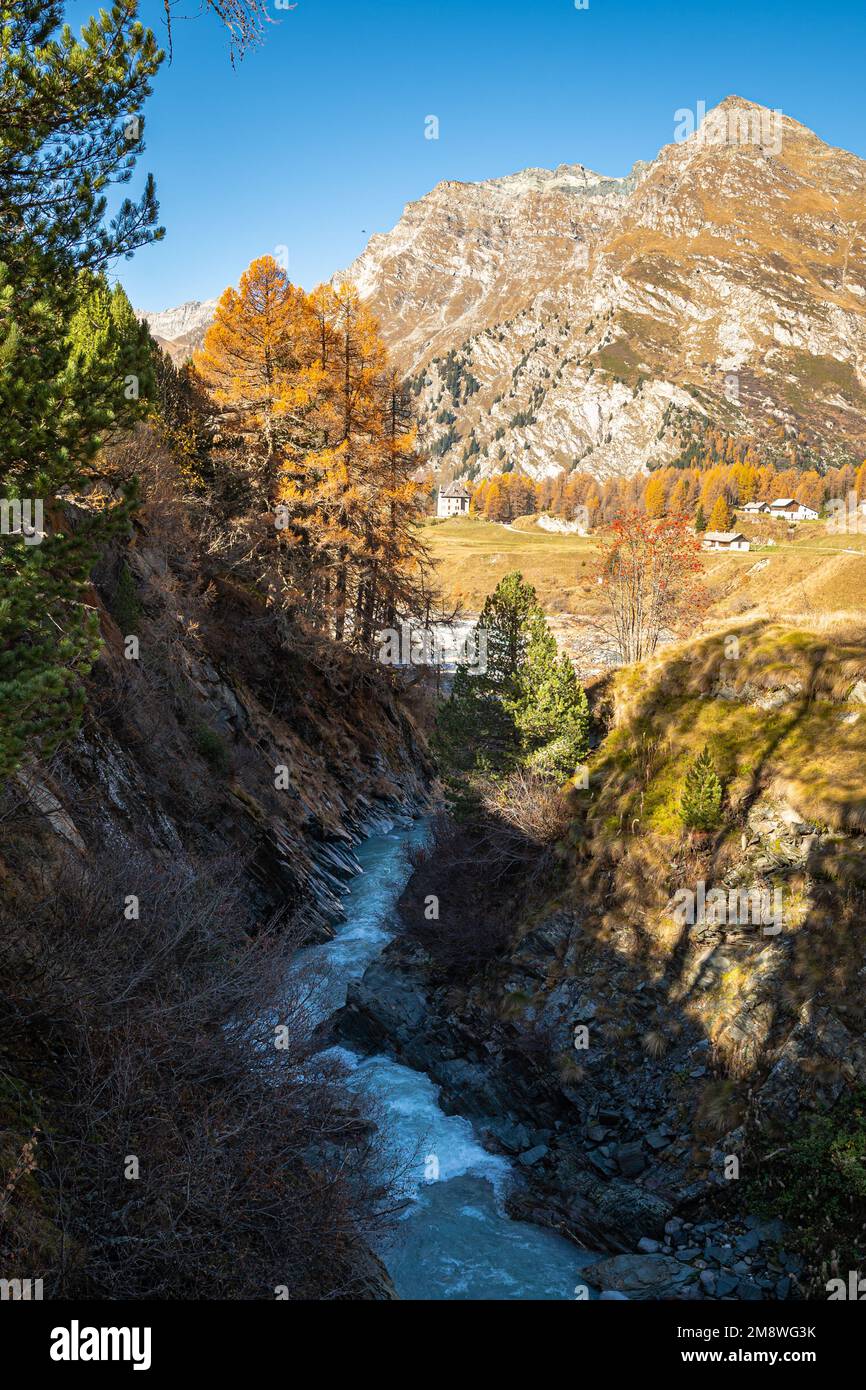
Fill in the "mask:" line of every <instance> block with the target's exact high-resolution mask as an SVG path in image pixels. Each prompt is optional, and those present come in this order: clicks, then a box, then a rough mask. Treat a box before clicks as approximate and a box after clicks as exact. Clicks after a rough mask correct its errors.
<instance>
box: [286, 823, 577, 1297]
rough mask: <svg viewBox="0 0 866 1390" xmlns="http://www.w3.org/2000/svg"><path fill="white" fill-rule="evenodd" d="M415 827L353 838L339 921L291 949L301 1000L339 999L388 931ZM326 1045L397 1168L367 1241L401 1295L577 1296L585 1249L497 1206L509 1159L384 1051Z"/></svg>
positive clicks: (421, 1076)
mask: <svg viewBox="0 0 866 1390" xmlns="http://www.w3.org/2000/svg"><path fill="white" fill-rule="evenodd" d="M425 834H426V825H425V823H424V822H423V821H420V822H415V823H414V824H413V823H412V822H410V821H406V822H405V823H403V824H400V825H397V824H395V825H394V826H392V828H391V829H390V830H386V831H383V832H381V833H378V834H374V835H371V836H370V837H369V838H368V839H367V840H365V841H364V842H363V844H362V845H360V846H359V847H358V849H357V850H356V854H357V858H358V862H359V863H360V865H361V870H362V872H361V873H359V874H357V876H356V877H354V878H353V879H352V880H351V882H350V884H349V887H348V890H347V893H346V896H345V900H344V903H345V909H346V921H345V923H344V924H343V925H342V926H341V927H340V928H339V929H338V930H337V933H336V935H335V937H334V939H333V940H332V941H329V942H326V943H324V944H322V945H319V946H312V947H308V948H307V949H306V950H305V951H303V952H302V953H301V957H300V961H299V965H302V966H303V968H304V969H305V971H306V970H310V971H312V972H313V973H314V975H315V977H316V979H317V980H318V981H319V983H318V985H317V989H316V994H315V997H314V1001H313V1011H314V1013H315V1015H316V1016H317V1017H318V1018H319V1019H326V1018H327V1017H329V1016H330V1015H331V1014H333V1013H334V1012H335V1011H336V1010H337V1009H339V1008H341V1007H342V1005H343V1004H344V1003H345V1001H346V991H347V989H348V987H349V984H350V982H351V981H352V980H354V979H358V978H359V977H360V976H361V975H363V973H364V971H365V969H366V967H367V966H368V965H369V963H370V962H371V961H372V960H373V959H374V958H375V957H376V956H377V955H379V953H380V952H381V951H382V950H383V949H384V947H385V945H386V944H387V942H388V941H389V940H390V938H391V935H392V934H393V933H392V930H391V928H390V923H391V921H392V913H393V910H394V905H395V902H396V900H397V898H398V896H399V894H400V891H401V889H402V888H403V885H404V883H405V882H406V879H407V877H408V874H409V867H408V863H407V860H406V856H405V850H406V848H407V847H408V846H410V845H412V844H419V843H422V842H423V840H424V837H425ZM332 1051H333V1052H335V1053H336V1054H337V1055H338V1056H339V1057H340V1058H341V1060H342V1061H343V1062H344V1063H345V1065H346V1067H347V1068H348V1071H349V1078H348V1080H349V1085H350V1086H351V1087H352V1088H353V1089H355V1090H356V1091H358V1092H359V1093H360V1092H363V1093H364V1094H366V1095H368V1096H370V1097H371V1098H372V1100H373V1102H374V1104H375V1106H376V1109H377V1110H378V1112H379V1114H380V1116H381V1117H382V1135H383V1141H384V1142H383V1151H384V1161H385V1162H387V1163H388V1165H389V1169H390V1171H397V1172H399V1174H400V1178H401V1190H402V1191H403V1193H404V1195H405V1196H406V1198H407V1202H406V1206H405V1208H404V1211H403V1214H402V1217H401V1219H400V1220H399V1221H398V1223H397V1228H396V1231H395V1233H394V1234H393V1236H392V1237H390V1238H389V1240H388V1243H387V1245H386V1246H384V1247H383V1249H382V1250H380V1251H379V1252H378V1253H379V1254H380V1256H381V1258H382V1260H383V1263H384V1264H385V1266H386V1268H387V1270H388V1273H389V1274H390V1276H391V1279H392V1280H393V1283H394V1286H395V1288H396V1290H397V1292H398V1294H399V1295H400V1296H401V1297H402V1298H410V1299H546V1300H552V1299H575V1298H577V1297H580V1296H581V1295H580V1292H579V1291H580V1289H581V1288H582V1283H581V1278H580V1270H581V1268H582V1267H583V1266H584V1265H586V1264H589V1263H590V1262H591V1261H592V1260H593V1259H595V1258H597V1257H596V1256H595V1255H593V1254H591V1253H589V1252H583V1251H580V1250H578V1249H577V1248H576V1247H575V1246H573V1245H571V1244H570V1243H569V1242H568V1241H566V1240H564V1239H563V1238H562V1237H560V1236H557V1235H555V1234H554V1233H552V1232H550V1231H545V1230H543V1229H542V1228H541V1227H538V1226H533V1225H530V1224H528V1223H526V1222H522V1221H513V1220H511V1219H510V1217H509V1216H508V1215H507V1214H506V1212H505V1207H504V1194H505V1192H506V1191H507V1188H508V1184H509V1182H510V1180H511V1171H512V1170H511V1165H510V1163H509V1162H508V1160H507V1159H505V1158H501V1157H498V1156H496V1155H493V1154H489V1153H487V1151H486V1150H485V1149H484V1148H483V1147H482V1145H481V1144H480V1143H479V1141H478V1139H477V1138H476V1136H475V1132H474V1130H473V1128H472V1125H471V1124H470V1123H469V1121H468V1120H465V1119H462V1118H461V1117H460V1116H457V1115H446V1114H445V1113H444V1111H443V1110H442V1109H441V1108H440V1106H439V1101H438V1094H439V1092H438V1087H437V1086H436V1085H435V1084H434V1082H433V1081H431V1079H430V1078H429V1077H428V1076H427V1075H426V1074H425V1073H423V1072H419V1071H414V1070H413V1069H412V1068H411V1067H406V1066H403V1065H402V1064H401V1063H399V1062H395V1061H394V1060H393V1059H392V1058H389V1057H385V1056H373V1057H364V1056H361V1055H359V1054H357V1053H355V1052H352V1051H350V1050H349V1049H347V1048H342V1047H340V1048H334V1049H332Z"/></svg>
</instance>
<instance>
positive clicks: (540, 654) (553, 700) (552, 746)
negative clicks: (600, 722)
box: [515, 612, 589, 780]
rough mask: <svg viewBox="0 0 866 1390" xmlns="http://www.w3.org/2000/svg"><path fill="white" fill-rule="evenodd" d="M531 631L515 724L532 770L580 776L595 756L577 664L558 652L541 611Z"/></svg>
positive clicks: (532, 619) (585, 699) (524, 755)
mask: <svg viewBox="0 0 866 1390" xmlns="http://www.w3.org/2000/svg"><path fill="white" fill-rule="evenodd" d="M530 631H531V636H530V640H529V644H528V646H527V650H526V663H525V666H524V668H523V670H522V672H521V676H520V694H519V697H518V702H517V706H516V709H515V722H516V724H517V727H518V729H519V731H520V736H521V741H522V751H523V757H524V761H525V762H526V764H527V766H528V767H530V768H531V769H532V770H533V771H536V772H540V773H543V774H545V775H548V776H552V777H557V778H559V779H560V780H562V779H565V778H567V777H572V776H574V774H575V772H576V771H577V769H578V767H580V766H581V764H582V763H584V761H585V760H586V757H587V755H588V753H589V702H588V701H587V698H586V692H585V690H584V689H583V686H582V685H581V684H580V682H579V681H578V679H577V675H576V673H575V670H574V666H573V665H572V663H571V661H570V660H569V658H568V657H567V656H566V655H565V654H563V655H562V656H559V655H558V654H557V648H556V640H555V638H554V637H553V634H552V633H551V631H550V629H549V628H548V626H547V622H546V621H545V618H544V615H543V614H542V613H541V612H538V613H534V614H533V615H532V617H531V619H530Z"/></svg>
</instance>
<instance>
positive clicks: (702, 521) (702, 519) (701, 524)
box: [694, 502, 707, 531]
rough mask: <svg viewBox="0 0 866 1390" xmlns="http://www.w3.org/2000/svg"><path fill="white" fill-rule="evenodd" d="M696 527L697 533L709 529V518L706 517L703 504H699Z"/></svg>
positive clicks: (696, 513)
mask: <svg viewBox="0 0 866 1390" xmlns="http://www.w3.org/2000/svg"><path fill="white" fill-rule="evenodd" d="M694 526H695V530H696V531H706V529H707V518H706V516H705V515H704V508H703V504H702V503H700V502H699V503H698V509H697V511H696V512H695V521H694Z"/></svg>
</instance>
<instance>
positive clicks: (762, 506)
mask: <svg viewBox="0 0 866 1390" xmlns="http://www.w3.org/2000/svg"><path fill="white" fill-rule="evenodd" d="M741 510H742V511H744V512H745V513H746V515H747V516H766V514H767V512H769V510H770V508H769V507H768V506H767V504H766V502H747V503H746V505H745V506H744V507H743V508H742V509H741Z"/></svg>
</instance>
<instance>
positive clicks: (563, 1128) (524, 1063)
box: [335, 910, 866, 1300]
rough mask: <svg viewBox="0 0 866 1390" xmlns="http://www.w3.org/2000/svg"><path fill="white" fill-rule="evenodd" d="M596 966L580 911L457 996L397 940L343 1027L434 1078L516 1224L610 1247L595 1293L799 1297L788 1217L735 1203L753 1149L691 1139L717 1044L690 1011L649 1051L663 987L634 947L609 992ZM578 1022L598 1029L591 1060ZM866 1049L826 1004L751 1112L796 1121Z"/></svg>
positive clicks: (774, 1068)
mask: <svg viewBox="0 0 866 1390" xmlns="http://www.w3.org/2000/svg"><path fill="white" fill-rule="evenodd" d="M761 948H762V949H763V950H764V951H766V943H761ZM699 949H700V950H702V951H703V952H704V954H706V952H707V948H706V946H704V945H701V946H700V948H699ZM710 949H712V948H710ZM772 949H773V950H774V951H777V952H781V951H783V950H784V949H785V947H784V944H779V945H776V944H775V943H774V944H773V947H772ZM599 954H600V953H599ZM704 968H705V967H703V966H701V965H700V964H699V965H698V966H697V967H696V968H695V969H694V970H693V972H692V973H693V977H697V978H700V971H701V970H702V969H704ZM761 969H762V970H763V969H766V961H764V963H763V964H762V966H761ZM598 972H599V959H598V955H596V956H593V954H592V953H591V952H588V951H587V949H586V941H585V938H584V939H582V938H581V930H580V922H579V920H578V918H577V916H576V915H575V914H574V913H571V912H567V911H562V910H560V911H557V912H555V913H553V914H551V915H550V916H548V917H547V918H545V919H544V920H543V921H542V922H540V923H538V924H536V925H535V926H534V927H533V929H532V930H531V931H529V932H527V933H526V934H525V935H524V936H523V937H522V939H521V940H520V942H519V944H518V945H517V946H516V947H515V949H514V950H513V952H512V953H511V955H510V957H509V959H508V961H507V962H506V963H505V965H504V966H503V967H501V968H500V969H499V971H498V973H496V972H492V973H489V974H488V975H487V976H485V977H482V978H477V979H475V980H474V981H472V982H471V983H470V984H469V986H468V987H466V988H464V989H461V990H459V991H457V990H453V989H450V988H449V987H447V986H446V985H445V984H444V983H443V982H441V981H437V979H436V978H435V975H434V974H433V973H432V970H431V965H430V962H429V960H428V958H427V957H426V954H425V953H424V951H423V949H422V948H421V947H420V946H419V945H418V944H417V942H416V941H410V940H409V939H407V938H403V937H401V936H399V935H398V936H396V937H395V938H394V940H392V942H391V943H390V944H389V945H388V947H387V948H386V950H385V952H384V953H383V955H382V956H381V957H380V958H379V959H378V960H377V961H376V962H374V963H373V965H371V966H370V967H369V969H368V970H367V972H366V974H365V976H364V978H363V979H362V980H360V981H358V982H356V983H355V984H354V985H353V986H352V987H351V989H350V991H349V995H348V998H347V1003H346V1006H345V1008H344V1009H343V1011H342V1013H341V1014H340V1015H339V1016H338V1017H337V1019H336V1021H335V1030H336V1032H337V1033H338V1034H339V1035H340V1036H341V1037H343V1038H345V1039H348V1040H349V1041H350V1042H351V1043H352V1044H353V1045H355V1046H357V1047H359V1048H361V1049H367V1050H371V1049H375V1050H385V1051H390V1052H391V1053H393V1054H394V1055H396V1056H398V1057H399V1058H400V1059H401V1060H402V1061H404V1062H407V1063H408V1064H409V1065H411V1066H414V1067H417V1068H418V1069H420V1070H423V1071H425V1072H427V1073H428V1074H429V1075H430V1076H431V1077H432V1078H433V1080H434V1081H435V1082H436V1083H437V1084H438V1085H439V1086H440V1087H441V1094H440V1103H441V1104H442V1106H443V1108H444V1109H445V1110H446V1111H450V1112H456V1113H460V1114H462V1115H465V1116H467V1117H468V1118H470V1119H472V1120H473V1121H474V1123H475V1125H476V1129H477V1132H478V1134H479V1136H480V1138H481V1139H482V1141H483V1142H484V1143H485V1144H486V1145H487V1146H488V1147H489V1148H490V1149H492V1150H493V1151H495V1152H500V1153H505V1154H507V1155H509V1156H510V1157H512V1158H513V1159H514V1169H513V1172H514V1186H513V1190H512V1191H511V1193H510V1195H509V1198H508V1203H509V1209H510V1211H511V1212H512V1214H513V1215H514V1216H517V1217H520V1218H522V1219H526V1220H531V1221H535V1222H538V1223H539V1224H543V1225H548V1226H551V1227H552V1228H554V1229H556V1230H558V1231H560V1232H561V1233H563V1234H565V1235H567V1236H570V1237H571V1238H572V1239H573V1240H575V1241H576V1243H578V1244H579V1245H582V1246H584V1247H587V1248H590V1249H606V1250H608V1251H611V1252H613V1256H614V1257H613V1258H612V1259H610V1260H601V1261H598V1262H597V1264H596V1265H594V1266H592V1267H591V1268H590V1269H589V1270H587V1272H586V1278H587V1281H588V1282H589V1283H590V1284H595V1285H597V1286H598V1287H600V1288H601V1289H604V1290H607V1291H608V1292H610V1293H611V1295H614V1294H616V1295H617V1296H623V1297H628V1298H635V1297H638V1298H715V1299H719V1298H720V1299H734V1300H737V1299H745V1300H749V1299H758V1298H762V1299H763V1298H769V1299H779V1298H787V1297H798V1296H802V1292H803V1290H802V1287H801V1286H800V1284H799V1283H798V1276H799V1275H800V1274H801V1273H802V1269H801V1267H800V1266H799V1265H798V1262H797V1261H795V1260H792V1259H791V1258H790V1257H789V1256H788V1255H787V1254H786V1253H785V1249H784V1244H785V1232H784V1228H783V1227H782V1225H781V1223H778V1222H758V1221H757V1220H754V1219H752V1218H749V1220H748V1221H744V1220H743V1218H742V1217H741V1216H737V1215H736V1214H734V1212H733V1209H734V1207H735V1206H736V1204H735V1203H734V1202H732V1201H730V1200H728V1199H729V1198H730V1197H731V1196H732V1191H731V1189H730V1187H729V1186H728V1183H727V1182H726V1169H725V1164H726V1161H727V1159H728V1158H729V1156H731V1155H735V1156H739V1155H741V1153H742V1151H743V1146H744V1142H745V1140H744V1135H743V1133H742V1131H740V1130H736V1131H731V1132H730V1133H728V1134H727V1135H726V1136H725V1137H724V1138H723V1139H722V1140H720V1141H718V1142H717V1144H716V1146H715V1148H712V1147H707V1146H706V1145H704V1146H700V1145H696V1142H695V1136H694V1132H693V1128H692V1126H693V1121H694V1116H695V1115H696V1114H697V1113H698V1111H699V1107H700V1104H701V1099H702V1096H703V1094H704V1091H705V1088H706V1087H707V1085H708V1077H709V1071H708V1066H707V1061H708V1056H709V1043H708V1040H707V1039H706V1037H702V1036H701V1032H700V1029H699V1027H698V1026H697V1025H696V1024H695V1023H694V1022H692V1021H690V1020H689V1019H688V1018H687V1017H686V1016H685V1015H683V1016H682V1017H681V1018H680V1019H679V1020H677V1026H676V1027H674V1028H670V1029H669V1037H668V1044H667V1047H666V1050H665V1051H664V1052H663V1054H662V1055H660V1056H658V1057H654V1056H652V1055H650V1053H648V1051H647V1050H646V1049H645V1047H644V1046H643V1044H642V1036H643V1034H644V1033H645V1030H647V1028H648V1027H649V1026H650V1025H651V1024H653V1023H656V1022H657V1021H658V1020H659V1019H663V1020H665V1019H668V1016H667V1015H665V1014H663V1012H662V1010H663V1008H664V1004H663V1001H662V999H661V998H660V994H659V991H657V990H656V989H655V988H654V987H653V985H652V984H650V983H649V982H647V981H646V980H645V979H641V978H640V976H639V973H638V971H637V970H636V969H635V968H634V967H632V966H631V965H630V964H629V963H628V962H627V961H626V959H625V956H624V954H623V955H622V956H619V957H618V958H616V959H615V960H610V959H605V960H604V961H603V983H602V982H601V978H600V975H599V973H598ZM711 978H712V977H711ZM758 978H760V971H759V973H758ZM503 1001H504V1002H505V1006H506V1007H505V1008H504V1009H503V1007H502V1005H503ZM668 1021H670V1020H669V1019H668ZM576 1024H582V1025H583V1026H584V1027H586V1028H587V1029H588V1030H589V1038H590V1046H588V1047H586V1048H584V1049H579V1048H577V1047H576V1046H575V1044H574V1037H575V1032H574V1030H575V1026H576ZM539 1038H541V1039H543V1043H544V1046H543V1047H542V1048H541V1050H539V1047H538V1040H539ZM863 1053H864V1046H863V1045H862V1044H860V1043H859V1042H857V1040H856V1039H855V1038H854V1037H853V1036H852V1035H851V1034H850V1033H849V1031H848V1030H847V1029H846V1028H845V1027H844V1025H842V1024H841V1023H840V1021H839V1020H838V1019H836V1018H835V1017H834V1016H833V1015H832V1014H831V1013H830V1012H829V1011H827V1010H820V1009H819V1010H815V1011H810V1010H805V1011H804V1013H803V1015H802V1017H801V1019H800V1021H799V1023H797V1025H796V1026H795V1028H794V1029H793V1030H792V1031H790V1033H789V1034H788V1035H787V1036H785V1035H784V1034H783V1035H782V1040H781V1045H778V1044H777V1047H776V1051H775V1052H773V1051H772V1050H771V1049H768V1059H767V1062H766V1065H765V1075H764V1080H763V1082H762V1084H761V1085H760V1086H759V1087H758V1088H757V1090H756V1092H755V1097H754V1100H755V1109H756V1112H757V1113H758V1114H759V1115H762V1116H763V1117H765V1118H767V1119H769V1118H770V1117H772V1116H780V1117H784V1116H786V1115H787V1116H788V1117H789V1116H790V1115H791V1114H796V1113H799V1112H800V1110H802V1109H803V1108H804V1107H805V1108H807V1109H808V1108H810V1107H815V1106H817V1105H821V1104H825V1103H827V1102H828V1101H830V1100H832V1099H833V1098H834V1097H835V1096H836V1095H837V1094H838V1093H840V1091H841V1089H842V1088H843V1087H844V1085H845V1084H848V1081H849V1080H850V1079H851V1078H852V1077H861V1078H863V1077H866V1068H864V1064H863ZM815 1058H825V1059H826V1060H827V1061H832V1063H833V1064H834V1067H835V1071H833V1069H832V1068H831V1069H830V1078H831V1079H830V1081H828V1080H827V1074H828V1072H827V1068H826V1067H824V1068H820V1067H819V1068H818V1070H817V1072H816V1073H815V1076H814V1077H813V1076H812V1073H811V1072H810V1066H809V1059H815ZM849 1074H850V1075H849ZM810 1078H811V1079H810ZM846 1078H847V1079H846Z"/></svg>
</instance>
